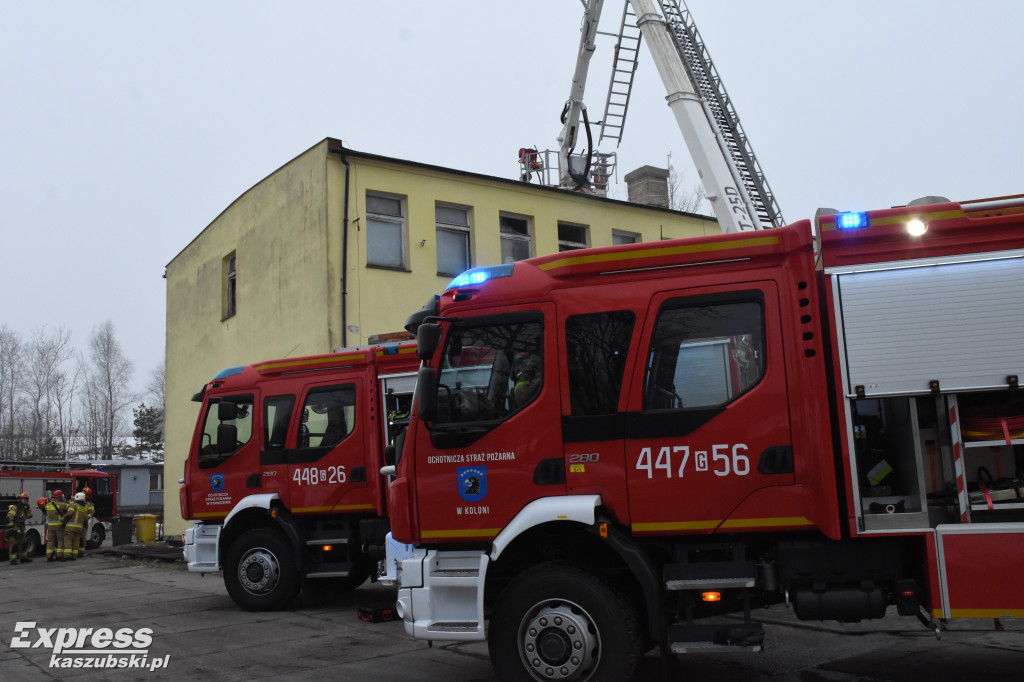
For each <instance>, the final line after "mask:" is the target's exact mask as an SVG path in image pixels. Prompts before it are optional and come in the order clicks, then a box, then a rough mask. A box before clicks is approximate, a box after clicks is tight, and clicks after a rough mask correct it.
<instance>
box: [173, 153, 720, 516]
mask: <svg viewBox="0 0 1024 682" xmlns="http://www.w3.org/2000/svg"><path fill="white" fill-rule="evenodd" d="M662 173H664V171H662ZM631 175H633V174H631ZM719 231H720V230H719V227H718V223H717V222H715V220H714V219H713V218H708V217H703V216H696V215H693V214H686V213H680V212H677V211H670V210H668V209H664V208H658V207H654V206H647V205H641V204H636V203H629V202H624V201H616V200H612V199H605V198H601V197H595V196H591V195H586V194H582V193H574V192H566V191H563V190H558V189H554V188H550V187H542V186H539V185H531V184H526V183H524V182H520V181H515V180H508V179H503V178H496V177H491V176H486V175H478V174H475V173H467V172H462V171H456V170H451V169H448V168H440V167H437V166H430V165H426V164H422V163H414V162H410V161H402V160H399V159H392V158H386V157H382V156H376V155H373V154H366V153H363V152H357V151H353V150H351V149H346V148H343V147H342V143H341V141H339V140H336V139H332V138H327V139H325V140H323V141H322V142H320V143H319V144H317V145H315V146H314V147H312V148H311V149H309V150H307V151H305V152H303V153H302V154H300V155H299V156H297V157H296V158H294V159H292V160H291V161H289V162H288V163H286V164H285V165H284V166H282V167H281V168H280V169H278V170H277V171H275V172H274V173H273V174H271V175H270V176H268V177H267V178H265V179H264V180H262V181H261V182H259V183H258V184H257V185H256V186H254V187H252V188H251V189H250V190H249V191H247V192H246V193H245V194H243V195H242V196H240V197H238V199H236V200H235V201H234V202H233V203H232V204H231V205H230V206H229V207H228V208H227V209H225V210H224V212H223V213H221V214H220V215H219V216H217V218H216V219H215V220H214V221H213V222H212V223H210V224H209V225H208V226H207V227H206V229H204V230H203V231H202V232H201V233H200V234H199V235H198V236H197V237H196V238H195V239H194V240H192V242H191V243H190V244H189V245H188V246H186V247H185V248H184V250H182V252H181V253H179V254H178V255H177V256H175V258H174V259H173V260H172V261H171V262H170V263H168V265H167V270H166V275H165V276H166V279H167V406H166V415H165V417H166V436H165V439H166V440H165V448H166V463H165V471H166V472H168V475H167V480H168V481H177V479H178V477H179V476H180V472H182V471H183V469H184V462H185V457H186V455H187V452H188V448H189V444H190V440H191V437H192V429H193V426H194V424H195V420H196V417H197V415H198V404H197V403H194V402H191V401H190V400H189V398H190V397H191V396H192V394H193V393H195V392H196V391H198V390H199V389H200V388H202V386H203V385H204V384H205V383H207V382H208V381H209V380H210V379H211V378H212V377H213V375H214V374H216V373H217V372H218V371H220V370H222V369H224V368H225V367H232V366H237V365H243V364H249V363H253V362H258V361H261V360H266V359H270V358H280V357H293V356H300V355H312V354H317V353H326V352H330V351H332V350H334V349H336V348H341V347H348V346H358V345H366V344H367V343H371V342H373V341H375V340H376V339H377V338H378V337H379V336H382V335H383V336H386V335H387V334H390V333H393V332H397V331H401V330H402V327H403V325H404V324H405V320H406V318H407V317H408V316H409V315H410V314H411V313H413V312H415V311H417V310H419V309H420V308H421V307H422V306H423V304H424V303H425V302H426V301H427V299H428V298H429V296H431V295H433V294H434V293H440V292H441V291H442V290H443V288H444V286H445V285H446V284H447V283H448V281H449V280H451V278H452V277H454V276H455V275H457V274H459V273H460V272H462V271H463V270H466V269H468V268H469V267H476V266H481V265H493V264H496V263H500V262H509V261H510V260H520V259H522V258H528V257H531V256H539V255H544V254H549V253H554V252H557V251H565V250H569V249H574V248H583V247H588V246H606V245H610V244H623V243H629V242H633V241H656V240H659V239H671V238H677V237H689V236H697V235H703V234H710V233H717V232H719ZM176 490H177V488H176V486H174V485H168V486H167V493H168V494H167V495H165V497H164V500H165V509H164V520H165V532H166V533H168V534H171V533H180V532H182V531H183V530H184V528H185V525H186V524H185V522H184V521H183V520H182V519H181V510H180V506H179V501H178V495H177V494H175V493H176Z"/></svg>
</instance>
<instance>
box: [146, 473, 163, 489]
mask: <svg viewBox="0 0 1024 682" xmlns="http://www.w3.org/2000/svg"><path fill="white" fill-rule="evenodd" d="M163 489H164V475H163V473H161V472H157V471H150V472H149V491H150V492H153V493H156V492H161V491H163Z"/></svg>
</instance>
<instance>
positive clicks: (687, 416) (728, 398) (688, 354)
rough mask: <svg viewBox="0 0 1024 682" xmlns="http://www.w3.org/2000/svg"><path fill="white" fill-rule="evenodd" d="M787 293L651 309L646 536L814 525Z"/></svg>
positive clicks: (629, 441) (738, 292)
mask: <svg viewBox="0 0 1024 682" xmlns="http://www.w3.org/2000/svg"><path fill="white" fill-rule="evenodd" d="M782 340H783V338H782V329H781V320H780V311H779V301H778V289H777V287H776V285H775V283H774V282H771V281H763V282H750V283H743V284H738V285H730V286H716V287H708V288H701V289H699V290H694V289H688V290H681V291H671V292H662V293H659V294H657V295H655V296H654V297H653V299H652V301H651V305H650V307H649V309H648V313H647V319H646V321H645V323H644V329H643V333H642V336H641V339H640V348H639V351H638V358H637V359H638V362H637V363H636V366H635V368H634V372H633V376H632V379H631V383H630V395H629V400H628V402H629V407H628V413H627V415H626V425H625V429H626V455H625V457H626V471H627V484H628V492H629V511H630V522H631V527H632V530H633V532H634V533H636V534H670V533H671V534H678V533H712V532H715V531H716V530H719V529H721V530H729V531H732V530H753V529H768V528H774V527H782V528H789V527H792V526H794V525H796V526H801V525H810V522H809V521H807V520H806V519H803V518H802V516H801V513H800V507H799V504H798V498H796V496H790V497H793V498H796V500H797V502H794V500H792V499H790V498H789V497H787V496H785V495H781V496H780V495H774V494H772V493H770V492H769V493H766V492H765V491H766V490H768V491H771V490H773V489H774V490H781V488H777V487H778V486H791V485H792V484H793V482H794V477H793V473H792V472H793V467H792V451H791V442H792V440H791V436H790V418H789V410H788V394H787V388H786V374H785V363H784V356H783V352H782V351H783V347H782Z"/></svg>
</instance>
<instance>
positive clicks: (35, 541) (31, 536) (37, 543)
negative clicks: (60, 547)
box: [22, 530, 43, 557]
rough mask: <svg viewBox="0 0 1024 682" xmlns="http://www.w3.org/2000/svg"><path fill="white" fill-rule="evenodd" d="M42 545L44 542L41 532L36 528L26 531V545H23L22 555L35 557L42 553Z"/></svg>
mask: <svg viewBox="0 0 1024 682" xmlns="http://www.w3.org/2000/svg"><path fill="white" fill-rule="evenodd" d="M42 547H43V543H42V541H41V540H40V538H39V533H37V532H35V531H34V530H30V531H28V532H27V533H25V546H24V547H22V556H27V557H34V556H36V555H38V554H39V553H40V550H41V549H42Z"/></svg>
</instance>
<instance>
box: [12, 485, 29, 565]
mask: <svg viewBox="0 0 1024 682" xmlns="http://www.w3.org/2000/svg"><path fill="white" fill-rule="evenodd" d="M30 518H32V509H31V508H30V507H29V506H28V493H21V494H20V495H18V498H17V499H16V500H15V501H14V504H12V505H11V506H10V507H9V508H8V510H7V553H8V557H10V559H11V566H14V565H15V564H17V563H18V561H19V559H20V561H21V563H23V564H27V563H28V562H30V561H32V559H31V558H30V557H29V556H28V555H27V554H26V553H25V521H27V520H28V519H30Z"/></svg>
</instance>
